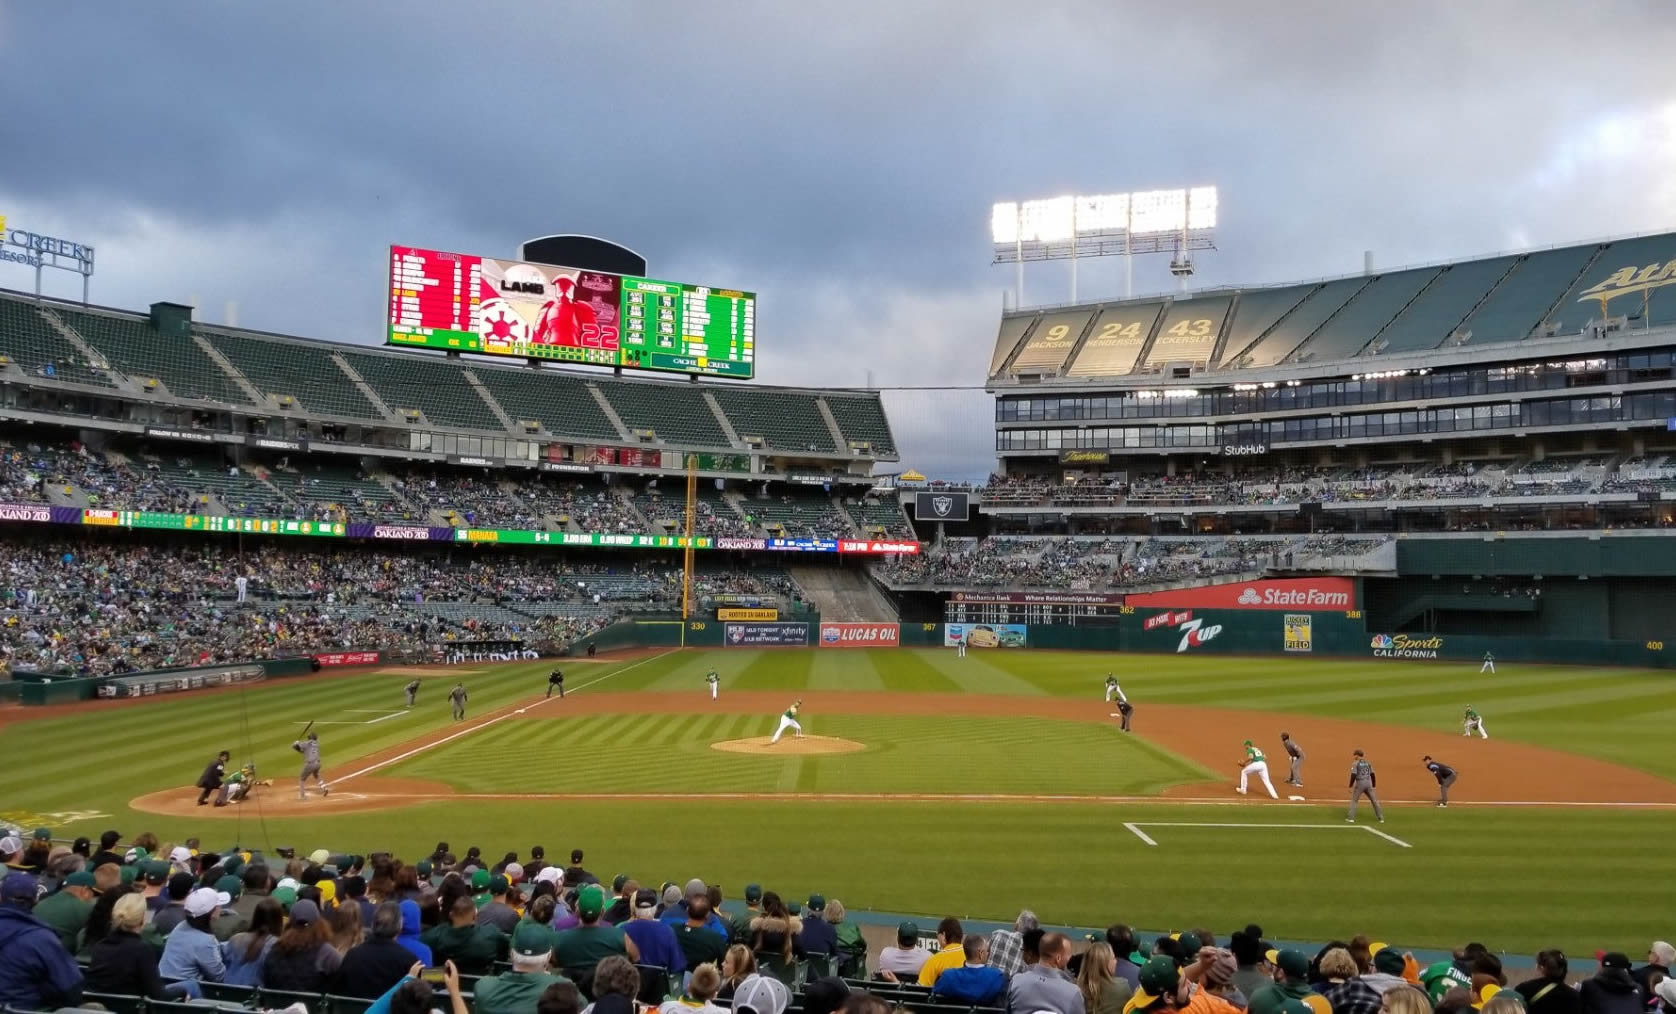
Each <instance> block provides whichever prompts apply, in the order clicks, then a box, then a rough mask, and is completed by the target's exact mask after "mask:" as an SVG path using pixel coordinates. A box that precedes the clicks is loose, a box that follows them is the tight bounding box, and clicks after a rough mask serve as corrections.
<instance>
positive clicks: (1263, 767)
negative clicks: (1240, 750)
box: [1235, 739, 1280, 799]
mask: <svg viewBox="0 0 1676 1014" xmlns="http://www.w3.org/2000/svg"><path fill="white" fill-rule="evenodd" d="M1252 775H1256V776H1257V777H1258V778H1259V779H1261V780H1262V782H1263V788H1265V789H1268V790H1269V798H1270V799H1279V798H1280V794H1279V793H1278V792H1276V791H1275V790H1274V783H1273V782H1271V781H1269V762H1268V761H1267V760H1266V759H1265V758H1264V757H1263V751H1261V750H1259V749H1257V748H1256V747H1255V746H1252V745H1251V740H1249V739H1248V740H1246V741H1245V759H1244V760H1242V761H1240V787H1239V788H1238V789H1236V790H1235V791H1236V792H1238V793H1239V794H1240V795H1242V796H1243V795H1245V781H1246V779H1247V778H1249V777H1251V776H1252Z"/></svg>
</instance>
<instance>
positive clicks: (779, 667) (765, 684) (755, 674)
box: [718, 648, 815, 704]
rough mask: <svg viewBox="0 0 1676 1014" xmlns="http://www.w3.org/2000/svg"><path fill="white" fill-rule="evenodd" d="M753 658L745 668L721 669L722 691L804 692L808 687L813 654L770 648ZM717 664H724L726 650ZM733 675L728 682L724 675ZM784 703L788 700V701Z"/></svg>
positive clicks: (729, 667)
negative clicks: (730, 689) (728, 673)
mask: <svg viewBox="0 0 1676 1014" xmlns="http://www.w3.org/2000/svg"><path fill="white" fill-rule="evenodd" d="M754 654H755V655H756V657H755V658H754V659H752V660H751V661H750V663H749V664H747V665H745V666H744V667H742V668H741V667H735V666H731V665H729V666H728V667H727V669H721V670H720V671H721V673H722V691H723V692H724V693H725V692H726V691H727V689H728V688H729V687H732V688H733V689H735V690H789V691H796V690H803V689H806V688H807V687H808V686H809V669H810V667H811V666H813V665H814V662H815V656H814V652H813V651H810V650H800V649H796V648H773V649H769V650H764V651H758V652H755V653H754ZM718 655H719V656H720V657H719V658H718V661H719V662H721V663H722V664H724V665H725V664H727V651H726V650H725V649H724V650H723V651H721V652H719V653H718ZM728 670H732V671H733V673H734V676H733V678H732V679H731V680H729V679H728V676H727V672H728ZM786 703H787V704H790V703H791V701H790V700H787V701H786Z"/></svg>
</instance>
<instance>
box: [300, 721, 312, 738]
mask: <svg viewBox="0 0 1676 1014" xmlns="http://www.w3.org/2000/svg"><path fill="white" fill-rule="evenodd" d="M312 728H314V720H313V719H309V723H308V724H307V725H305V726H303V731H302V735H304V736H306V735H308V730H310V729H312Z"/></svg>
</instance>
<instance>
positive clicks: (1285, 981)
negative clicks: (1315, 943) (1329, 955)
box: [1247, 947, 1333, 1014]
mask: <svg viewBox="0 0 1676 1014" xmlns="http://www.w3.org/2000/svg"><path fill="white" fill-rule="evenodd" d="M1270 953H1271V954H1274V958H1273V959H1272V960H1273V962H1274V966H1275V967H1276V968H1278V969H1279V970H1280V972H1281V974H1280V977H1279V978H1277V979H1275V982H1274V985H1272V986H1264V987H1263V988H1262V989H1259V990H1257V992H1255V993H1253V994H1252V995H1251V997H1250V1006H1249V1007H1248V1008H1247V1010H1248V1011H1249V1014H1282V1011H1283V1009H1284V1008H1286V1006H1287V1004H1289V1003H1291V1002H1294V1001H1297V1002H1301V1003H1303V1004H1304V1005H1305V1006H1306V1007H1308V1008H1309V1009H1310V1010H1311V1011H1312V1012H1313V1014H1332V1010H1333V1008H1332V1005H1331V1004H1329V1003H1328V1002H1327V998H1326V997H1324V996H1322V995H1321V994H1320V993H1317V992H1316V991H1315V990H1313V989H1311V988H1309V955H1307V954H1305V953H1304V952H1303V951H1298V950H1293V949H1292V948H1290V947H1289V948H1287V949H1286V950H1283V951H1279V952H1273V951H1271V952H1270Z"/></svg>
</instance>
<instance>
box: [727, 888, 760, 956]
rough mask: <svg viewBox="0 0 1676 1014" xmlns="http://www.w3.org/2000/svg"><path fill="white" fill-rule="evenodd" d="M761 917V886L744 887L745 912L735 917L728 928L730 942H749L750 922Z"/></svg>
mask: <svg viewBox="0 0 1676 1014" xmlns="http://www.w3.org/2000/svg"><path fill="white" fill-rule="evenodd" d="M760 915H762V885H761V884H746V885H745V911H743V912H741V913H740V914H739V915H738V916H736V917H735V918H734V919H733V921H732V922H731V923H730V924H729V926H728V932H729V934H730V942H732V943H736V944H748V943H750V942H751V920H752V919H755V918H757V917H758V916H760Z"/></svg>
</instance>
